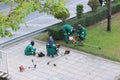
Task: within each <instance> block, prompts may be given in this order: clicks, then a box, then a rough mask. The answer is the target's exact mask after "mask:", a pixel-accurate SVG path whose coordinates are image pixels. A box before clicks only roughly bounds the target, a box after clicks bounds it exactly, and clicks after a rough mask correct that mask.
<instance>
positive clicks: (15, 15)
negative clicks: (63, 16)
mask: <svg viewBox="0 0 120 80" xmlns="http://www.w3.org/2000/svg"><path fill="white" fill-rule="evenodd" d="M14 3H16V4H17V6H16V7H13V4H14ZM66 3H67V0H57V1H56V0H1V2H0V4H9V5H10V10H9V12H8V13H7V12H0V37H7V36H8V37H10V36H12V33H11V32H10V29H12V30H13V31H17V30H19V29H20V25H19V24H25V25H26V23H25V18H26V17H27V16H28V15H29V14H30V13H31V12H34V11H36V10H38V11H39V12H40V13H41V12H46V13H47V14H51V15H53V13H54V12H55V9H56V7H62V8H60V9H61V10H62V9H63V8H65V4H66ZM53 16H54V15H53ZM26 26H27V25H26Z"/></svg>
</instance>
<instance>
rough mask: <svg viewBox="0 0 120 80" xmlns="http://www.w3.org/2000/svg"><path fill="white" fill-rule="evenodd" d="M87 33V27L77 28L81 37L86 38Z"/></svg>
mask: <svg viewBox="0 0 120 80" xmlns="http://www.w3.org/2000/svg"><path fill="white" fill-rule="evenodd" d="M86 35H87V34H86V29H85V28H84V27H82V28H81V29H78V30H77V36H79V38H80V39H85V37H86Z"/></svg>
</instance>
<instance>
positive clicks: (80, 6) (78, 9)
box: [76, 4, 83, 19]
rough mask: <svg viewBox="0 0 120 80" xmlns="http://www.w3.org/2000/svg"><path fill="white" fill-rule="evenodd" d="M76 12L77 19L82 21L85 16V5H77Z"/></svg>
mask: <svg viewBox="0 0 120 80" xmlns="http://www.w3.org/2000/svg"><path fill="white" fill-rule="evenodd" d="M76 12H77V18H78V19H80V18H81V16H82V14H83V5H82V4H78V5H77V8H76Z"/></svg>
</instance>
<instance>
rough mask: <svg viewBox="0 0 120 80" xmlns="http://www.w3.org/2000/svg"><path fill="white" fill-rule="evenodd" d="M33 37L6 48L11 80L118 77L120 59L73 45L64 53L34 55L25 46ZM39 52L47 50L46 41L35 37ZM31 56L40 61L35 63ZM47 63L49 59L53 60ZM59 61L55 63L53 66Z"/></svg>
mask: <svg viewBox="0 0 120 80" xmlns="http://www.w3.org/2000/svg"><path fill="white" fill-rule="evenodd" d="M31 40H33V39H30V40H27V41H22V42H20V43H16V44H13V45H11V46H8V47H6V48H4V49H3V50H4V51H5V52H6V53H7V54H8V68H9V74H10V76H11V80H21V79H22V80H115V78H116V77H117V76H118V75H120V63H117V62H113V61H110V60H106V59H103V58H100V57H96V56H93V55H90V54H86V53H84V52H80V51H77V50H73V49H70V54H69V55H65V56H55V57H54V58H51V57H47V56H45V57H42V58H39V57H35V56H25V55H24V48H25V47H26V45H27V44H29V43H30V41H31ZM35 42H36V44H35V47H36V48H37V52H40V51H42V52H43V53H45V54H46V48H45V46H46V43H45V42H42V41H37V40H35ZM65 49H69V48H66V47H60V51H59V53H64V51H65ZM32 59H33V60H34V63H35V64H37V68H36V69H29V68H28V67H33V64H32ZM51 60H53V61H52V62H51V64H50V65H47V62H48V61H51ZM53 64H56V67H54V66H53ZM20 65H24V67H25V71H24V72H20V71H19V66H20Z"/></svg>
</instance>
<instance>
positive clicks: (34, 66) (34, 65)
mask: <svg viewBox="0 0 120 80" xmlns="http://www.w3.org/2000/svg"><path fill="white" fill-rule="evenodd" d="M32 63H33V67H28V68H29V69H30V68H32V69H35V68H36V67H37V65H36V64H35V63H34V60H33V59H32Z"/></svg>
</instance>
